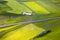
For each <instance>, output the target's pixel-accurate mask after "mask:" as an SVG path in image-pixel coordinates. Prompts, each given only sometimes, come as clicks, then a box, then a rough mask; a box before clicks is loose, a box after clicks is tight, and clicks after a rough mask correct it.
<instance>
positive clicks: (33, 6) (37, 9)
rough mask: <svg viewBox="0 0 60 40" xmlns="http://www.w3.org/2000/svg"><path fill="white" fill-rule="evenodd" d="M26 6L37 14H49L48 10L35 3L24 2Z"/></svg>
mask: <svg viewBox="0 0 60 40" xmlns="http://www.w3.org/2000/svg"><path fill="white" fill-rule="evenodd" d="M24 4H25V5H27V6H28V7H30V8H31V9H32V10H33V11H35V12H36V13H38V12H40V13H42V14H44V13H45V14H49V11H48V10H46V9H45V8H43V7H42V6H40V5H38V4H36V3H35V2H24Z"/></svg>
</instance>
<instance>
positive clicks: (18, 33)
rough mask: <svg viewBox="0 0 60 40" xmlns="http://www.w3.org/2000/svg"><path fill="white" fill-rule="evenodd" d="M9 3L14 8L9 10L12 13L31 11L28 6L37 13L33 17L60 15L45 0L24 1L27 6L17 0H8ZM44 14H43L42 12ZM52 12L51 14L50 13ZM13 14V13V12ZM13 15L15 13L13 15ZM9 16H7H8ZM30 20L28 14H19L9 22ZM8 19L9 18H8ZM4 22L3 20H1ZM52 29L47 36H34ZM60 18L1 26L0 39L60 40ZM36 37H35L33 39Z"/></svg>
mask: <svg viewBox="0 0 60 40" xmlns="http://www.w3.org/2000/svg"><path fill="white" fill-rule="evenodd" d="M7 1H8V3H7V5H8V6H10V7H11V8H12V9H13V10H11V11H9V12H11V13H16V14H20V12H23V11H26V12H30V11H31V10H29V9H28V8H27V7H26V6H28V7H29V8H31V9H32V10H34V11H35V12H36V15H33V16H30V17H31V18H32V19H36V20H37V19H46V18H55V17H58V16H60V12H59V10H58V9H56V8H55V7H54V5H53V6H51V4H48V3H45V2H38V3H35V2H23V3H24V4H25V5H26V6H24V5H22V4H20V3H19V2H17V1H16V0H7ZM42 13H43V14H44V15H41V14H42ZM49 13H50V14H49ZM11 15H12V14H11ZM12 16H13V15H12ZM6 18H7V17H6ZM25 18H26V20H28V21H29V20H30V18H29V17H26V16H18V17H17V18H16V19H13V18H11V19H9V21H8V22H7V24H11V23H16V22H22V21H26V20H24V19H25ZM7 19H8V18H7ZM0 22H1V23H2V21H0ZM45 29H46V30H51V32H50V33H49V34H47V35H45V36H42V37H39V38H34V37H35V36H36V35H38V34H40V33H42V32H43V31H45ZM59 30H60V19H56V20H50V21H45V22H39V23H38V22H36V23H33V24H22V25H20V24H19V25H15V26H9V27H5V28H0V33H1V34H2V35H3V37H2V35H1V34H0V37H1V38H0V40H30V39H32V40H60V31H59ZM33 38H34V39H33Z"/></svg>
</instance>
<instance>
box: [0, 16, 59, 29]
mask: <svg viewBox="0 0 60 40" xmlns="http://www.w3.org/2000/svg"><path fill="white" fill-rule="evenodd" d="M55 19H60V17H56V18H47V19H44V20H31V21H25V22H18V23H14V24H8V25H0V28H4V27H7V26H14V25H17V24H28V23H34V22H44V21H48V20H55Z"/></svg>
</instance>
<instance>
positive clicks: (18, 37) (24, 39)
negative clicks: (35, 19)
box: [3, 24, 45, 40]
mask: <svg viewBox="0 0 60 40" xmlns="http://www.w3.org/2000/svg"><path fill="white" fill-rule="evenodd" d="M43 31H45V30H44V29H43V28H38V27H37V26H35V25H34V24H28V25H26V26H24V27H22V28H20V29H17V30H15V31H12V32H9V33H8V34H6V36H4V37H5V38H4V39H3V40H30V39H32V38H33V37H35V36H37V35H38V34H40V33H42V32H43ZM8 36H9V37H8Z"/></svg>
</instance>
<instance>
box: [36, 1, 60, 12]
mask: <svg viewBox="0 0 60 40" xmlns="http://www.w3.org/2000/svg"><path fill="white" fill-rule="evenodd" d="M37 3H38V4H39V5H41V6H43V7H44V8H46V9H47V10H48V11H49V12H51V13H59V9H60V8H59V7H58V6H56V5H55V4H53V3H52V2H48V1H39V2H37Z"/></svg>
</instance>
